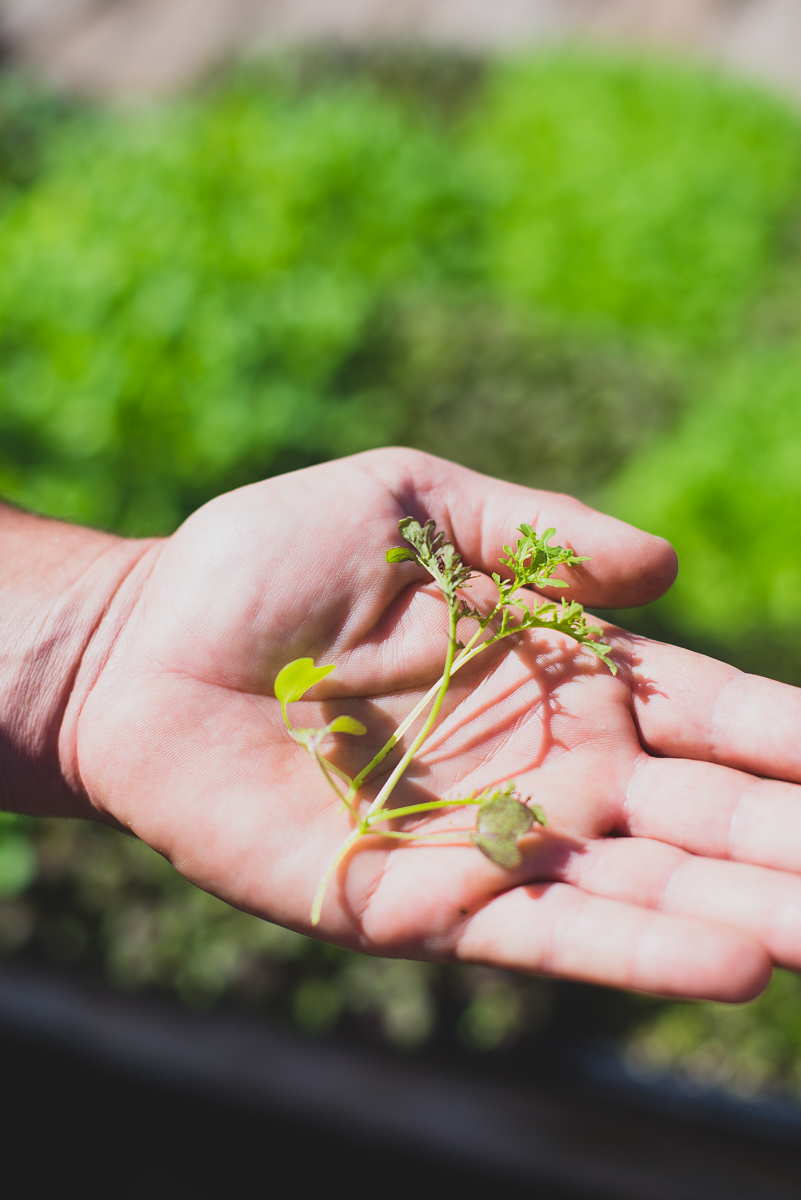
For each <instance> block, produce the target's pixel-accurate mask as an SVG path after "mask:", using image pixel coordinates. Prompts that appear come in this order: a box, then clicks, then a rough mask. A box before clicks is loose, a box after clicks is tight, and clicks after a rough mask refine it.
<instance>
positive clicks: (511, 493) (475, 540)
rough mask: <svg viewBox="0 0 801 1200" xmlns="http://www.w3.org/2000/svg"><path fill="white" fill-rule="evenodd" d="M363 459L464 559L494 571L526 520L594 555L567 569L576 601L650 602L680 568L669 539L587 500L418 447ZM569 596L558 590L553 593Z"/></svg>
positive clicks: (566, 576) (607, 603)
mask: <svg viewBox="0 0 801 1200" xmlns="http://www.w3.org/2000/svg"><path fill="white" fill-rule="evenodd" d="M356 458H357V459H358V460H359V462H360V465H361V466H362V467H363V468H366V469H367V470H368V471H371V472H374V473H375V474H376V475H378V476H379V477H380V478H381V481H382V482H383V483H384V484H385V485H386V486H387V487H389V488H390V489H391V490H392V491H393V492H394V493H395V495H396V496H397V498H398V501H399V502H400V503H401V504H402V506H403V507H405V509H406V511H408V513H409V515H410V516H414V517H417V518H418V520H426V519H427V518H428V517H433V519H434V520H435V521H436V523H437V524H438V525H439V526H440V527H442V528H444V529H446V531H447V532H448V534H449V535H450V536H451V537H452V538H453V540H454V543H455V544H456V547H457V549H458V550H459V552H460V553H461V555H462V557H463V558H464V560H465V562H468V563H470V565H471V566H474V567H476V569H477V570H480V571H484V572H486V573H487V574H491V573H492V572H493V571H497V570H499V564H498V559H499V556H500V555H501V554H502V553H503V547H504V545H507V544H509V543H513V542H514V539H515V531H516V530H517V528H518V526H519V525H520V524H521V523H522V522H527V523H528V524H529V525H532V526H534V528H536V530H537V532H538V533H543V532H544V531H545V530H546V529H550V528H552V527H553V528H555V530H556V534H555V537H554V541H555V542H557V543H560V544H561V545H564V546H569V547H571V549H573V550H574V551H575V552H576V554H579V555H586V556H587V557H588V558H589V559H590V561H589V562H586V563H582V564H581V565H580V566H578V567H569V568H562V569H561V570H560V571H559V572H558V573H557V574H558V576H559V577H560V578H563V579H564V580H565V581H567V582H569V584H570V591H569V593H567V594H569V596H570V598H571V600H578V601H579V602H580V603H581V604H595V605H597V606H598V607H601V608H615V607H619V608H626V607H632V606H634V605H638V604H647V603H648V602H649V601H650V600H655V599H656V598H657V597H658V596H661V595H662V593H663V592H665V591H667V589H668V588H669V587H670V585H671V584H672V583H673V580H674V579H675V578H676V572H677V570H678V560H677V558H676V552H675V551H674V549H673V547H672V546H671V545H670V543H669V542H666V541H665V540H664V539H663V538H659V537H654V536H653V535H652V534H650V533H644V532H643V531H642V530H640V529H635V528H634V526H632V525H626V524H625V522H623V521H618V520H617V519H616V518H615V517H608V516H605V515H604V514H603V513H599V512H597V511H596V510H595V509H592V508H588V507H587V505H586V504H582V503H581V501H580V500H575V499H573V497H572V496H565V495H562V494H560V493H556V492H542V491H538V490H536V489H534V488H527V487H521V486H520V485H518V484H515V483H506V482H504V481H503V480H501V479H493V478H491V477H490V476H488V475H481V474H479V473H478V472H477V471H471V470H468V468H467V467H461V466H458V465H457V464H456V463H451V462H447V461H446V460H445V459H442V458H435V457H434V456H433V455H430V454H423V453H422V452H420V451H416V450H406V449H394V450H389V451H387V450H377V451H368V452H367V453H366V454H362V455H358V456H356ZM564 594H566V593H565V591H564V590H563V589H554V595H564Z"/></svg>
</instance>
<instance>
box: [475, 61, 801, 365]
mask: <svg viewBox="0 0 801 1200" xmlns="http://www.w3.org/2000/svg"><path fill="white" fill-rule="evenodd" d="M470 143H471V150H472V151H473V153H474V154H475V166H476V169H477V171H478V173H479V174H480V176H481V178H482V181H483V182H484V183H485V186H486V188H487V192H488V196H489V197H490V198H491V204H492V221H491V228H490V231H489V250H488V257H489V262H490V271H491V274H492V278H493V281H494V282H495V284H496V286H498V287H499V288H500V289H501V290H502V291H503V292H505V293H509V294H512V295H514V296H516V297H519V298H520V299H521V300H523V301H524V302H526V303H530V304H534V305H537V306H541V307H544V308H546V309H548V310H550V311H551V312H553V313H558V314H560V315H561V316H562V317H564V318H565V319H568V320H571V322H572V323H573V324H574V325H575V324H576V322H577V321H587V322H591V323H593V324H600V325H601V326H602V327H608V326H612V327H613V328H614V329H615V330H616V331H617V332H618V333H619V334H621V335H622V336H623V337H625V338H626V339H630V338H632V337H642V336H644V335H647V336H650V337H652V338H654V337H656V338H659V339H662V340H663V341H667V342H669V343H670V348H671V350H675V349H676V348H677V346H682V345H685V344H686V345H688V346H690V347H697V346H705V345H708V344H709V343H710V342H711V341H713V340H714V339H715V338H716V337H719V336H720V335H721V334H722V333H723V332H725V331H726V330H727V329H728V328H729V327H730V325H731V322H732V320H735V319H736V318H737V317H738V316H740V315H741V313H742V309H743V302H744V300H747V299H748V298H750V297H751V296H752V295H753V294H754V291H755V289H756V287H757V286H758V284H759V282H760V279H761V277H762V276H763V274H764V272H765V268H766V265H767V263H768V262H769V261H770V254H771V249H772V247H771V240H772V237H773V235H774V233H775V223H776V218H777V216H781V215H782V214H783V213H784V212H785V211H786V209H787V206H788V203H790V202H792V201H793V200H794V199H795V197H796V195H797V191H798V185H799V152H800V150H801V147H800V146H799V126H798V122H797V120H796V118H795V115H794V114H793V113H792V112H791V111H790V110H789V109H788V108H786V107H785V106H784V105H783V104H781V103H780V102H777V101H774V100H772V99H770V98H769V97H767V96H764V95H761V94H759V93H757V92H755V91H750V90H749V89H747V88H745V87H740V88H737V87H733V86H732V84H731V83H730V82H729V81H726V80H724V79H723V78H717V77H715V76H714V75H713V74H711V73H707V72H699V71H697V70H695V69H693V68H691V67H689V66H687V67H685V68H682V67H680V66H678V65H677V64H675V63H671V64H667V63H659V62H650V63H648V64H647V65H646V64H640V65H636V64H634V63H632V61H631V60H630V59H621V60H617V59H614V58H588V57H587V55H586V54H574V55H569V54H565V53H564V52H562V53H558V54H554V55H552V56H539V57H536V58H533V59H531V60H526V59H523V60H520V61H516V62H512V63H510V64H508V65H507V66H502V67H500V68H499V69H497V70H495V71H494V72H493V73H492V76H491V80H490V83H489V86H488V89H487V95H486V97H485V99H484V101H483V103H482V104H481V106H480V108H479V111H478V113H477V115H476V118H475V123H474V125H473V126H472V127H471V130H470Z"/></svg>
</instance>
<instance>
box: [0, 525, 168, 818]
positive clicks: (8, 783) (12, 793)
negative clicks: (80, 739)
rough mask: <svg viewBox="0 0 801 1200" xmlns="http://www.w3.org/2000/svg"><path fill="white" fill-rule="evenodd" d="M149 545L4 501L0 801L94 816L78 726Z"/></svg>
mask: <svg viewBox="0 0 801 1200" xmlns="http://www.w3.org/2000/svg"><path fill="white" fill-rule="evenodd" d="M152 546H153V543H152V542H148V541H137V540H131V539H125V538H119V537H114V536H112V535H110V534H105V533H99V532H97V531H96V530H91V529H84V528H81V527H80V526H75V525H68V524H65V523H63V522H60V521H52V520H48V519H46V518H42V517H36V516H32V515H31V514H29V513H25V512H20V511H19V510H17V509H14V508H11V507H9V506H8V505H4V504H0V808H2V809H6V810H12V811H17V812H26V813H34V814H38V815H44V814H53V815H55V814H58V815H74V816H81V815H92V814H93V810H92V807H91V805H90V804H89V801H88V799H87V798H86V795H85V793H84V790H83V787H82V784H81V780H80V776H79V772H78V767H77V761H76V756H75V753H74V743H75V731H76V728H77V722H78V719H79V715H80V710H81V707H82V702H83V698H84V697H85V695H86V694H87V693H88V690H89V689H90V688H91V685H92V682H93V680H94V678H96V676H97V673H98V671H99V670H100V668H101V667H102V664H103V662H104V661H105V660H106V658H107V657H108V654H109V652H110V649H111V646H112V645H113V643H114V639H115V637H116V635H117V633H118V631H119V629H120V628H121V625H122V623H123V622H124V620H125V619H126V616H127V614H128V613H129V612H130V609H131V607H132V605H133V603H134V602H135V597H136V595H138V594H139V592H140V590H141V578H140V577H141V574H142V572H143V570H146V569H147V559H148V557H149V555H148V551H149V550H150V548H151V547H152Z"/></svg>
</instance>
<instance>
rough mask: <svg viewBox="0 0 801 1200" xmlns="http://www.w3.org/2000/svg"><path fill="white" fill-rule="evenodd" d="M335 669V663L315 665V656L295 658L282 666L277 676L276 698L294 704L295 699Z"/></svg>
mask: <svg viewBox="0 0 801 1200" xmlns="http://www.w3.org/2000/svg"><path fill="white" fill-rule="evenodd" d="M333 670H334V666H333V664H331V666H328V667H315V665H314V659H313V658H296V659H294V661H293V662H291V663H287V665H286V666H285V667H282V669H281V670H280V671H279V672H278V675H277V676H276V680H275V695H276V699H278V700H280V701H281V703H282V704H292V702H293V701H294V700H300V698H301V696H302V695H303V694H304V692H308V690H309V688H310V687H314V685H315V683H319V682H320V680H321V679H325V677H326V675H330V674H331V672H332V671H333Z"/></svg>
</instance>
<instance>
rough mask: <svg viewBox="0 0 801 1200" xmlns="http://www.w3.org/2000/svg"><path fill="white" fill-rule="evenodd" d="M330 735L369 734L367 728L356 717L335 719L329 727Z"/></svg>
mask: <svg viewBox="0 0 801 1200" xmlns="http://www.w3.org/2000/svg"><path fill="white" fill-rule="evenodd" d="M328 732H329V733H358V734H362V733H367V726H366V725H362V723H361V721H357V720H356V718H355V717H335V718H334V720H333V721H332V722H331V724H330V725H329V726H328Z"/></svg>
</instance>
